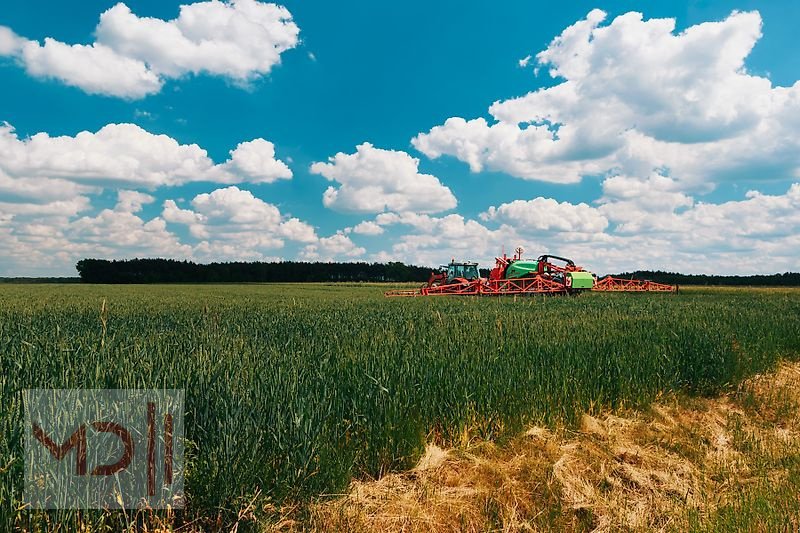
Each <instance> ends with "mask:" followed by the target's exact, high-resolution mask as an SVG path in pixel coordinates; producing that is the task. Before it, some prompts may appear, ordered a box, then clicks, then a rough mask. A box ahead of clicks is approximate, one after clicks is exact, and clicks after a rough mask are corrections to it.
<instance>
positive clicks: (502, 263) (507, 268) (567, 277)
mask: <svg viewBox="0 0 800 533" xmlns="http://www.w3.org/2000/svg"><path fill="white" fill-rule="evenodd" d="M522 253H523V250H522V248H517V249H516V250H515V253H514V256H513V257H508V256H507V255H506V254H505V253H503V257H496V258H495V267H494V268H493V269H492V270H490V271H489V277H488V278H485V277H481V275H480V271H479V270H478V263H470V262H456V261H455V259H453V260H452V261H450V264H449V265H443V266H442V267H440V269H439V271H438V272H432V273H431V277H430V279H428V283H426V284H425V285H423V286H422V287H421V288H420V289H410V290H409V289H406V290H402V289H401V290H393V291H387V292H385V293H384V294H385V295H386V296H387V297H393V296H444V295H462V296H470V295H473V296H474V295H482V296H502V295H510V294H523V295H524V294H579V293H581V292H584V291H595V292H677V291H678V288H677V286H673V285H665V284H663V283H655V282H652V281H643V280H638V279H624V278H614V277H611V276H606V277H604V278H602V279H597V276H595V275H594V274H592V273H591V272H589V271H587V270H585V269H584V268H582V267H579V266H578V265H576V264H575V262H574V261H573V260H572V259H567V258H565V257H559V256H557V255H541V256H539V258H538V259H536V260H535V261H533V260H527V259H523V258H522Z"/></svg>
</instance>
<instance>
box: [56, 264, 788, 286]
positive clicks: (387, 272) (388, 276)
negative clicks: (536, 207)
mask: <svg viewBox="0 0 800 533" xmlns="http://www.w3.org/2000/svg"><path fill="white" fill-rule="evenodd" d="M76 268H77V270H78V274H79V275H80V280H81V281H82V282H84V283H226V282H234V283H235V282H238V283H242V282H309V281H391V282H402V281H416V282H423V281H427V279H428V276H430V273H431V268H430V267H420V266H414V265H406V264H404V263H398V262H392V263H320V262H316V263H306V262H298V261H283V262H278V263H261V262H234V263H210V264H205V265H204V264H197V263H192V262H190V261H178V260H175V259H127V260H119V261H117V260H113V261H109V260H106V259H82V260H80V261H78V264H77V265H76ZM488 272H489V271H488V270H487V269H481V275H483V276H487V275H488ZM615 276H616V277H620V278H631V277H632V278H636V279H644V280H650V281H656V282H659V283H669V284H673V285H674V284H678V285H730V286H747V285H751V286H752V285H755V286H773V287H775V286H777V287H785V286H800V273H796V272H787V273H785V274H771V275H757V276H714V275H711V276H710V275H704V274H702V275H696V274H676V273H673V272H662V271H648V270H644V271H642V270H639V271H636V272H625V273H622V274H615ZM70 281H71V280H70Z"/></svg>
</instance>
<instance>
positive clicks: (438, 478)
mask: <svg viewBox="0 0 800 533" xmlns="http://www.w3.org/2000/svg"><path fill="white" fill-rule="evenodd" d="M798 406H800V364H789V363H786V364H783V365H782V366H781V367H780V368H779V369H778V370H777V372H775V373H773V374H769V375H764V376H756V377H755V378H753V379H751V380H749V381H748V382H747V383H745V384H744V385H743V386H741V387H740V388H739V390H738V391H737V392H735V393H731V394H728V395H725V396H722V397H719V398H714V399H702V398H701V399H698V398H686V397H681V396H668V397H666V398H662V400H661V401H660V402H658V403H657V404H654V405H652V406H651V408H650V409H649V410H648V411H647V412H634V411H630V412H621V413H616V414H614V413H607V414H604V415H602V416H597V417H594V416H590V415H588V414H587V415H584V416H583V417H582V418H581V423H580V427H579V430H577V431H569V430H567V429H565V428H559V429H556V430H551V429H546V428H541V427H531V428H530V429H529V430H528V431H526V432H525V433H524V434H522V435H520V436H519V437H518V438H516V439H514V440H513V441H511V442H510V443H508V444H507V445H505V446H503V447H498V446H495V445H494V444H492V443H490V442H482V443H478V444H474V441H473V444H470V445H468V446H465V447H463V448H459V449H449V450H443V449H442V448H440V447H438V446H435V445H430V446H428V448H427V450H426V452H425V454H424V455H423V457H422V458H421V459H420V461H419V464H418V465H417V466H416V467H415V468H413V469H412V470H410V471H408V472H405V473H400V474H390V475H387V476H385V477H383V478H382V479H379V480H376V481H355V482H353V483H352V485H351V487H350V490H349V492H348V494H346V495H345V496H342V497H340V498H337V499H335V500H331V501H320V502H318V503H316V504H314V505H312V506H311V508H310V510H309V511H308V512H309V513H310V514H309V518H308V519H307V520H304V521H303V526H302V528H303V529H306V528H311V529H316V530H326V531H331V530H340V531H344V530H348V531H356V530H358V531H415V532H417V531H420V532H427V531H437V532H438V531H486V530H504V531H537V530H547V529H551V528H559V529H566V530H572V529H586V530H593V531H615V530H619V529H628V530H668V529H677V530H680V529H684V528H685V527H686V522H685V521H686V517H687V514H688V513H687V511H688V510H689V509H694V511H695V512H696V515H698V516H707V515H708V513H711V512H712V511H713V510H714V509H715V508H717V507H718V506H720V505H723V504H725V503H726V502H728V501H730V500H731V499H733V498H735V496H736V494H737V492H738V491H740V490H741V489H742V488H743V487H745V486H747V485H748V483H750V482H751V480H752V478H753V476H754V475H755V474H754V471H755V470H756V468H757V467H756V466H755V465H754V464H753V462H754V460H755V459H754V458H755V457H758V456H759V455H758V454H769V455H770V457H776V456H778V455H779V454H781V453H789V452H792V453H796V450H798V449H800V431H798V430H800V425H799V424H800V423H799V422H798V417H797V414H798V411H800V410H799V409H798ZM760 474H764V472H760ZM766 474H767V476H768V478H769V479H773V478H774V479H775V480H776V482H780V479H781V478H782V476H785V472H781V471H780V470H779V469H775V470H774V471H769V472H767V473H766ZM295 525H296V524H295ZM283 526H284V527H279V528H278V529H295V527H292V524H291V523H290V524H287V523H284V524H283Z"/></svg>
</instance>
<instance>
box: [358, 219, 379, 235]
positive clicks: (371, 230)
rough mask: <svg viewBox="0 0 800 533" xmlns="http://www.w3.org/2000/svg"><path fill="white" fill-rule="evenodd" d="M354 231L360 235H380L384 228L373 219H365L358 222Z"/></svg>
mask: <svg viewBox="0 0 800 533" xmlns="http://www.w3.org/2000/svg"><path fill="white" fill-rule="evenodd" d="M352 231H353V233H357V234H359V235H380V234H382V233H383V228H382V227H381V226H379V225H378V224H376V223H375V222H372V221H371V220H365V221H363V222H360V223H358V224H356V225H355V226H354V227H353V229H352Z"/></svg>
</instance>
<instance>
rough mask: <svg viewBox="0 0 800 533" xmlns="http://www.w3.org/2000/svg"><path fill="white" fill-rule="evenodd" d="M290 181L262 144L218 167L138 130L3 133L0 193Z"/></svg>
mask: <svg viewBox="0 0 800 533" xmlns="http://www.w3.org/2000/svg"><path fill="white" fill-rule="evenodd" d="M291 175H292V173H291V170H289V168H288V167H287V166H286V164H285V163H283V162H282V161H280V160H278V159H275V150H274V146H273V145H272V143H270V142H269V141H265V140H264V139H255V140H253V141H250V142H244V143H241V144H239V146H238V147H237V148H236V149H235V150H233V151H231V159H230V160H229V161H227V162H226V163H222V164H219V165H217V164H214V162H213V161H212V160H211V159H210V158H209V157H208V153H207V152H206V151H205V150H204V149H203V148H201V147H199V146H198V145H196V144H180V143H178V141H176V140H175V139H173V138H171V137H169V136H167V135H155V134H152V133H150V132H148V131H146V130H144V129H142V128H140V127H139V126H137V125H135V124H108V125H106V126H104V127H103V128H101V129H100V130H99V131H97V132H96V133H92V132H88V131H82V132H80V133H78V134H77V135H75V136H74V137H71V136H66V135H65V136H59V137H51V136H50V135H48V134H47V133H37V134H35V135H33V136H32V137H30V138H27V139H20V138H19V137H18V136H17V134H16V132H15V131H14V128H13V127H12V126H10V125H9V124H7V123H6V124H5V125H3V126H0V192H3V191H4V190H5V189H6V188H8V189H9V191H12V190H16V191H18V192H17V194H24V195H26V196H28V197H39V198H41V197H52V196H53V195H58V196H60V197H65V196H67V197H69V196H74V195H76V194H79V193H85V192H89V191H93V190H98V189H99V188H102V187H143V188H148V189H153V188H156V187H159V186H164V185H180V184H183V183H188V182H192V181H209V182H218V183H241V182H253V183H269V182H272V181H275V180H278V179H285V178H289V177H291ZM6 184H8V185H7V187H6Z"/></svg>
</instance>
